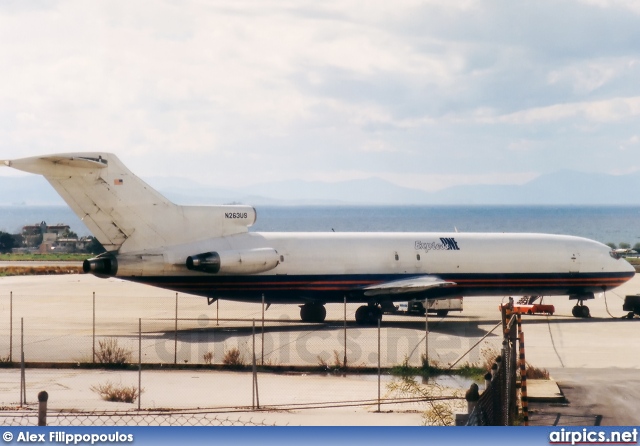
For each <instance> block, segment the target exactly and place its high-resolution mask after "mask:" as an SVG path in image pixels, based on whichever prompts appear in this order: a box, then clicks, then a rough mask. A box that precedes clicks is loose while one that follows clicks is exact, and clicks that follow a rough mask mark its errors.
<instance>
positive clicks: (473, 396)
mask: <svg viewBox="0 0 640 446" xmlns="http://www.w3.org/2000/svg"><path fill="white" fill-rule="evenodd" d="M464 399H466V400H467V413H468V414H469V415H471V412H473V409H475V408H476V405H477V404H478V400H479V399H480V392H478V385H477V384H476V383H473V384H471V385H470V386H469V390H467V392H466V393H465V395H464Z"/></svg>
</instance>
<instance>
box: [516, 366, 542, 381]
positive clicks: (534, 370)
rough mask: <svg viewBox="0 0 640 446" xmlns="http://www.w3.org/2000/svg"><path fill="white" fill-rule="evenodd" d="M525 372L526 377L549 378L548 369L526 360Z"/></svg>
mask: <svg viewBox="0 0 640 446" xmlns="http://www.w3.org/2000/svg"><path fill="white" fill-rule="evenodd" d="M518 372H519V370H518ZM526 372H527V378H528V379H549V370H547V369H541V368H538V367H534V366H532V365H531V364H529V363H528V362H527V363H526Z"/></svg>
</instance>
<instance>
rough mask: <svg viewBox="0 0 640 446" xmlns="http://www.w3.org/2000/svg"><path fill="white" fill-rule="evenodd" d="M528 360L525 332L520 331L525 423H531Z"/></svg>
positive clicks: (521, 382)
mask: <svg viewBox="0 0 640 446" xmlns="http://www.w3.org/2000/svg"><path fill="white" fill-rule="evenodd" d="M526 364H527V362H526V360H525V351H524V332H523V331H521V332H520V400H521V401H522V417H523V418H524V425H525V426H528V425H529V397H528V395H527V366H526Z"/></svg>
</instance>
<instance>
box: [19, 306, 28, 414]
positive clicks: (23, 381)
mask: <svg viewBox="0 0 640 446" xmlns="http://www.w3.org/2000/svg"><path fill="white" fill-rule="evenodd" d="M24 368H25V364H24V318H23V317H21V318H20V406H22V405H24V404H27V377H26V375H25V370H24Z"/></svg>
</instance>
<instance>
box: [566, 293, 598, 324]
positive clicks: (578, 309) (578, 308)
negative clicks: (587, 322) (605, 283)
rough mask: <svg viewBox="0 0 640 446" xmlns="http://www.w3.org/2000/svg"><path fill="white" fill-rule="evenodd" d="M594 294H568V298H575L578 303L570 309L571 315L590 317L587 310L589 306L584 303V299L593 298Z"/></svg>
mask: <svg viewBox="0 0 640 446" xmlns="http://www.w3.org/2000/svg"><path fill="white" fill-rule="evenodd" d="M594 298H595V296H594V295H593V293H585V294H573V295H571V296H569V299H570V300H577V301H578V303H577V304H576V305H575V307H573V309H572V310H571V314H572V315H573V317H581V318H585V319H586V318H590V317H591V312H590V311H589V307H587V306H586V305H585V304H584V301H585V300H589V299H594Z"/></svg>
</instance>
